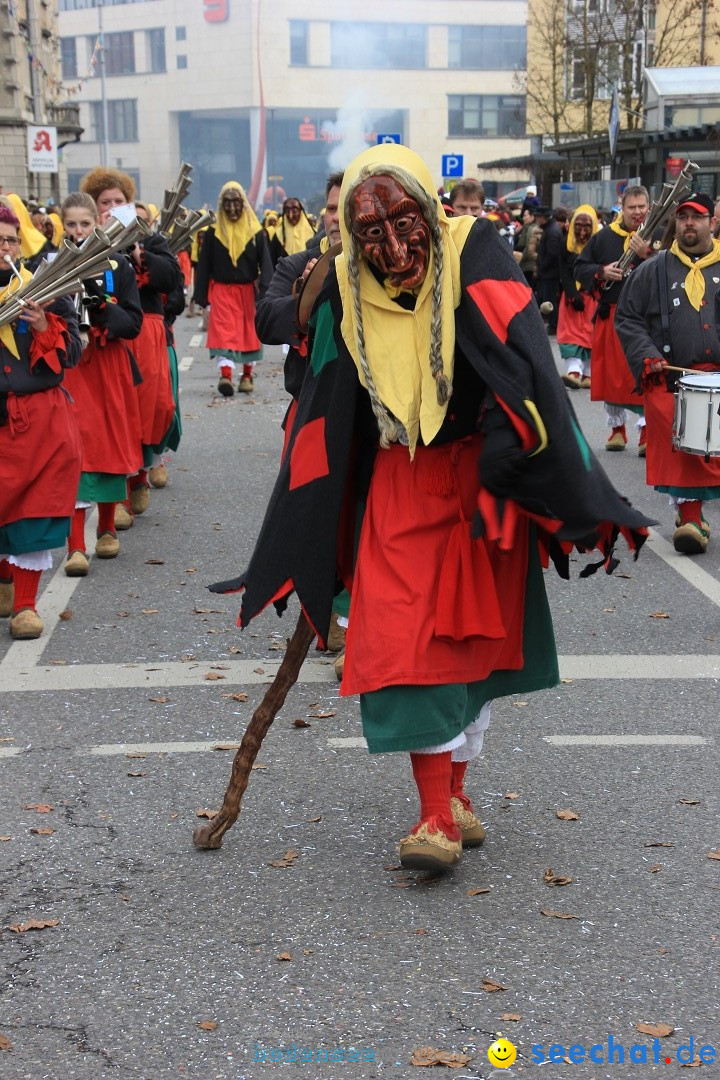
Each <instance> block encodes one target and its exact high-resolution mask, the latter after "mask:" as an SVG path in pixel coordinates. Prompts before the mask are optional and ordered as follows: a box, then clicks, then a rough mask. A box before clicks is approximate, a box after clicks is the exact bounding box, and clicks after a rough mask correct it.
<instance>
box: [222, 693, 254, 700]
mask: <svg viewBox="0 0 720 1080" xmlns="http://www.w3.org/2000/svg"><path fill="white" fill-rule="evenodd" d="M220 696H221V697H224V698H227V699H228V700H229V701H247V699H248V696H247V694H221V695H220Z"/></svg>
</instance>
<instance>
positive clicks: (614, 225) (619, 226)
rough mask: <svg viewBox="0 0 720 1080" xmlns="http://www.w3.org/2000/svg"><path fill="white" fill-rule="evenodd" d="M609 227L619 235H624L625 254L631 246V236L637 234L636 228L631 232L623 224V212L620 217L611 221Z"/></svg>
mask: <svg viewBox="0 0 720 1080" xmlns="http://www.w3.org/2000/svg"><path fill="white" fill-rule="evenodd" d="M609 227H610V229H611V230H612V232H614V233H617V234H618V236H622V238H623V241H624V243H623V254H624V253H625V252H626V251H627V249H628V247H629V246H630V237H631V236H634V235H635V229H631V230H630V232H628V230H627V229H626V228H625V226H624V225H623V219H622V214H620V217H619V218H617V220H616V221H611V222H610V226H609Z"/></svg>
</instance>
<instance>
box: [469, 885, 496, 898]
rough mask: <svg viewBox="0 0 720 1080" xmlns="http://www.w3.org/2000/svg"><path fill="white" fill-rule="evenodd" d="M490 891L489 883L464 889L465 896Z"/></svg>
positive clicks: (479, 894)
mask: <svg viewBox="0 0 720 1080" xmlns="http://www.w3.org/2000/svg"><path fill="white" fill-rule="evenodd" d="M489 892H492V889H491V887H490V885H480V886H479V887H478V888H477V889H466V890H465V894H466V896H481V895H482V894H483V893H489Z"/></svg>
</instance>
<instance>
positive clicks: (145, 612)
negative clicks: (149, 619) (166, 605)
mask: <svg viewBox="0 0 720 1080" xmlns="http://www.w3.org/2000/svg"><path fill="white" fill-rule="evenodd" d="M159 611H160V608H156V607H144V608H143V609H142V613H141V614H143V615H157V614H158V612H159Z"/></svg>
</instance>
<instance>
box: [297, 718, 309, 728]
mask: <svg viewBox="0 0 720 1080" xmlns="http://www.w3.org/2000/svg"><path fill="white" fill-rule="evenodd" d="M292 726H293V727H300V728H302V727H312V724H308V722H307V720H303V719H302V717H300V716H299V717H297V719H295V720H293V722H292Z"/></svg>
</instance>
